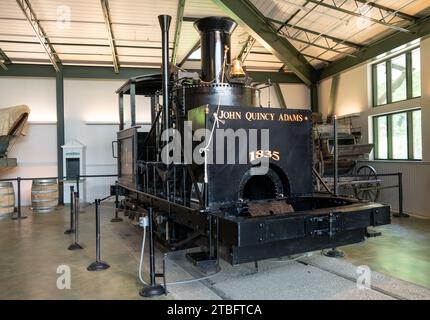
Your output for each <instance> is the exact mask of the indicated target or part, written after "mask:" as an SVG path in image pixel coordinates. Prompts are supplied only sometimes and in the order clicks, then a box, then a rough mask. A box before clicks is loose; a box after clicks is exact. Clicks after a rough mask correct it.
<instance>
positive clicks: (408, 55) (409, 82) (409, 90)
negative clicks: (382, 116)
mask: <svg viewBox="0 0 430 320" xmlns="http://www.w3.org/2000/svg"><path fill="white" fill-rule="evenodd" d="M416 49H419V50H420V57H421V47H420V46H416V47H413V48H409V49H408V50H407V51H403V52H401V53H399V54H396V55H393V56H391V57H389V58H387V59H385V60H382V61H379V62H377V63H374V64H372V105H373V108H377V107H381V106H385V105H389V104H392V103H399V102H402V101H407V100H411V99H417V98H420V97H421V95H419V96H416V97H414V96H413V76H412V73H413V72H412V52H413V51H415V50H416ZM402 55H405V59H406V99H403V100H398V101H394V102H393V92H392V80H393V79H392V73H391V64H392V60H393V59H395V58H398V57H400V56H402ZM382 63H385V68H386V72H385V74H386V79H385V81H386V88H385V90H386V96H387V97H386V103H382V104H378V76H377V66H378V65H380V64H382Z"/></svg>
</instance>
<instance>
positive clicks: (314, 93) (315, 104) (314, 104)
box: [309, 83, 319, 112]
mask: <svg viewBox="0 0 430 320" xmlns="http://www.w3.org/2000/svg"><path fill="white" fill-rule="evenodd" d="M309 89H310V94H311V110H312V112H319V101H318V85H317V84H316V83H313V84H311V86H310V87H309Z"/></svg>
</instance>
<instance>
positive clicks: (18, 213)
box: [12, 177, 27, 220]
mask: <svg viewBox="0 0 430 320" xmlns="http://www.w3.org/2000/svg"><path fill="white" fill-rule="evenodd" d="M16 186H17V193H18V199H17V200H18V203H17V209H16V210H17V216H16V217H13V218H12V219H13V220H22V219H27V216H23V215H22V213H21V177H17V178H16Z"/></svg>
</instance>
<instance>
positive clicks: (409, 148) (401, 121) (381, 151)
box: [373, 110, 422, 160]
mask: <svg viewBox="0 0 430 320" xmlns="http://www.w3.org/2000/svg"><path fill="white" fill-rule="evenodd" d="M421 139H422V137H421V110H410V111H404V112H398V113H392V114H387V115H381V116H375V117H373V141H374V144H375V147H374V153H375V159H376V160H421V159H422V140H421Z"/></svg>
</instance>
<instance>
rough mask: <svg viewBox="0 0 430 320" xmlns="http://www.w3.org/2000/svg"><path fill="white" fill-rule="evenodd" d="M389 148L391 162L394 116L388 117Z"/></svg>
mask: <svg viewBox="0 0 430 320" xmlns="http://www.w3.org/2000/svg"><path fill="white" fill-rule="evenodd" d="M387 146H388V153H387V154H388V156H387V158H388V159H389V160H393V121H392V115H391V114H390V115H387Z"/></svg>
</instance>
